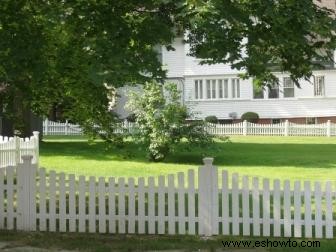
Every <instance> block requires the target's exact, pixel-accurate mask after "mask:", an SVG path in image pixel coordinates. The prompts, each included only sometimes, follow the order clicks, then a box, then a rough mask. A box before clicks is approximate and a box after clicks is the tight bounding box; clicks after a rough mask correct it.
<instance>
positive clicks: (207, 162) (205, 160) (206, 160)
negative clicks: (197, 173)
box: [203, 157, 214, 166]
mask: <svg viewBox="0 0 336 252" xmlns="http://www.w3.org/2000/svg"><path fill="white" fill-rule="evenodd" d="M213 161H214V158H212V157H205V158H203V163H204V165H210V166H211V165H212V163H213Z"/></svg>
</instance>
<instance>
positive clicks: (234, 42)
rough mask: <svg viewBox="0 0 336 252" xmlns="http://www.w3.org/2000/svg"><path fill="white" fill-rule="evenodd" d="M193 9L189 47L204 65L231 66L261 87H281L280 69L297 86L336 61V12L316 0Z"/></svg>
mask: <svg viewBox="0 0 336 252" xmlns="http://www.w3.org/2000/svg"><path fill="white" fill-rule="evenodd" d="M193 7H194V9H195V13H194V15H192V17H191V19H190V22H188V30H189V33H188V42H189V43H190V45H191V55H193V56H196V57H198V58H201V59H203V61H202V63H207V64H215V63H230V64H232V67H233V68H236V69H239V70H245V71H246V75H245V77H254V78H256V79H257V80H258V81H259V84H260V85H265V84H267V83H270V84H273V83H274V82H277V78H276V77H275V76H274V75H273V74H272V70H274V69H276V70H277V71H280V72H282V71H283V72H289V73H290V76H291V78H292V79H293V80H294V82H295V83H296V84H297V85H298V84H299V83H298V80H299V79H300V78H309V77H310V76H311V75H312V70H313V69H314V68H316V67H318V68H321V67H323V63H325V62H328V61H329V62H330V61H331V62H333V61H334V60H333V53H334V50H335V47H336V33H335V31H336V30H335V29H336V22H335V10H332V9H327V8H325V7H321V6H318V5H316V4H315V3H314V1H312V0H300V1H293V0H281V1H277V0H236V1H232V0H210V1H195V2H194V4H193ZM274 66H275V67H276V68H274Z"/></svg>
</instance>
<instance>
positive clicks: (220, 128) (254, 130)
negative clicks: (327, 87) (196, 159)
mask: <svg viewBox="0 0 336 252" xmlns="http://www.w3.org/2000/svg"><path fill="white" fill-rule="evenodd" d="M136 127H137V126H136V124H135V123H131V122H127V121H125V122H123V123H121V124H120V127H119V128H118V129H116V130H115V132H116V133H125V132H126V133H132V132H134V131H135V130H136ZM206 130H207V131H208V132H209V133H210V134H213V135H217V136H230V135H242V136H249V135H252V136H327V137H331V136H336V124H334V123H331V122H330V121H327V122H326V123H321V124H296V123H291V122H289V121H285V122H282V123H278V124H256V123H249V122H246V121H244V122H240V123H233V124H211V123H209V124H207V126H206ZM43 134H44V135H83V131H82V129H81V128H80V126H79V125H77V124H71V123H68V122H67V121H66V122H65V123H60V122H53V121H48V120H45V121H44V122H43Z"/></svg>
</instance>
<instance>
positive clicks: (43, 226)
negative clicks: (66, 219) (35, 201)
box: [38, 169, 47, 231]
mask: <svg viewBox="0 0 336 252" xmlns="http://www.w3.org/2000/svg"><path fill="white" fill-rule="evenodd" d="M39 177H40V180H39V189H38V191H39V196H40V199H39V214H40V223H39V224H40V228H39V229H40V231H46V230H47V222H46V174H45V169H39Z"/></svg>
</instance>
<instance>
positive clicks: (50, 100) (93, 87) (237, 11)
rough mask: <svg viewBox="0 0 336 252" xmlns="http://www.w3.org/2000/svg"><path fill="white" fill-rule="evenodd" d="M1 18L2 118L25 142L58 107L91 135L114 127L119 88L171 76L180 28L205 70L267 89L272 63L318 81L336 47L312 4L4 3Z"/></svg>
mask: <svg viewBox="0 0 336 252" xmlns="http://www.w3.org/2000/svg"><path fill="white" fill-rule="evenodd" d="M0 13H1V15H0V38H1V39H0V108H1V111H0V112H1V113H2V114H3V116H6V117H8V118H10V119H11V120H12V121H13V122H14V128H16V129H19V130H20V131H21V132H22V133H23V134H25V135H27V134H30V129H29V127H27V120H26V116H25V114H27V113H28V112H29V111H32V112H34V113H35V114H38V115H44V114H47V113H48V110H49V109H50V107H52V106H57V105H58V104H62V105H63V108H64V111H65V114H66V116H67V117H68V118H69V119H72V120H75V121H77V122H79V123H80V124H82V126H84V128H85V129H88V130H90V129H91V130H93V129H94V127H93V126H94V125H97V124H98V125H99V126H101V127H103V128H106V129H109V128H110V127H109V126H110V125H111V123H112V122H113V121H114V117H113V116H112V115H111V113H109V112H108V107H109V99H108V94H109V93H110V92H111V87H113V88H116V87H120V86H123V85H125V84H133V83H144V82H145V81H146V80H148V79H157V80H162V79H164V76H165V72H164V71H162V68H161V65H160V62H159V60H158V59H157V57H156V56H157V52H156V46H157V45H167V46H169V44H170V43H171V41H172V39H173V38H174V36H176V35H177V31H182V30H185V31H186V30H187V31H188V36H187V40H188V41H189V42H190V44H191V54H192V55H195V56H197V57H199V58H201V59H204V63H231V64H233V67H235V68H238V69H245V70H246V71H247V76H252V77H257V79H259V80H260V83H261V84H265V83H266V81H269V80H271V81H272V80H273V81H274V80H275V78H274V76H273V75H272V73H271V68H270V66H271V65H272V64H273V65H274V64H276V65H277V66H278V67H279V69H280V70H281V71H289V72H290V73H291V76H292V78H293V79H294V80H298V79H299V78H302V77H309V76H310V75H311V73H312V67H313V66H312V65H311V63H312V61H313V60H316V59H319V60H326V59H329V57H330V54H329V51H330V50H333V49H334V47H335V26H334V24H335V20H334V18H333V17H334V16H333V15H332V13H331V12H330V11H329V10H326V9H323V8H320V7H317V6H316V5H315V4H314V3H313V1H311V0H300V1H297V0H281V1H278V0H208V1H200V0H123V1H122V0H100V1H96V0H86V1H82V0H64V1H49V0H15V1H13V0H2V1H1V3H0ZM106 137H107V138H111V137H113V134H112V131H109V132H108V135H107V136H106Z"/></svg>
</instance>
